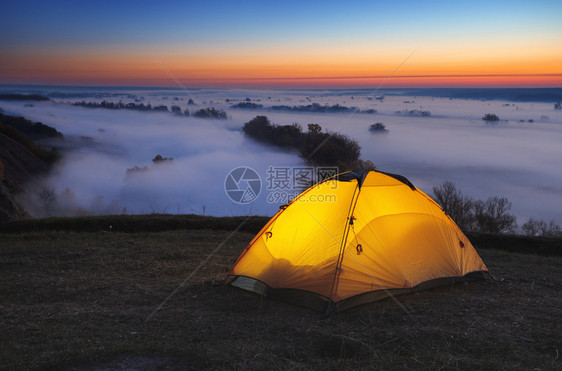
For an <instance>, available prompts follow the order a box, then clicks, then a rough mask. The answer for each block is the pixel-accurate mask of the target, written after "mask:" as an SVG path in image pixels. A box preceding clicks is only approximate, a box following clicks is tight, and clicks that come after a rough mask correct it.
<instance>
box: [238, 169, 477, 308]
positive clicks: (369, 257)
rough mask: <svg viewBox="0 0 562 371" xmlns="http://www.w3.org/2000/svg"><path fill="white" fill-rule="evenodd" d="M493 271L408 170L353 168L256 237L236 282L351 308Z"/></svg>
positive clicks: (318, 304) (298, 201)
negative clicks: (402, 172)
mask: <svg viewBox="0 0 562 371" xmlns="http://www.w3.org/2000/svg"><path fill="white" fill-rule="evenodd" d="M475 272H487V268H486V266H485V264H484V263H483V261H482V259H481V258H480V257H479V256H478V254H477V252H476V251H475V249H474V247H473V246H472V244H471V243H470V241H469V240H468V239H467V238H466V236H465V235H464V234H463V233H462V231H461V230H460V229H459V228H458V227H457V225H456V224H455V223H454V222H453V220H452V219H451V218H450V217H449V216H447V215H446V214H445V213H444V212H443V210H442V209H441V207H440V206H439V205H438V204H437V203H435V202H434V201H433V200H432V199H431V198H430V197H429V196H427V195H426V194H425V193H423V192H422V191H420V190H419V189H417V188H416V187H414V186H413V185H412V184H411V183H410V182H409V181H408V180H407V179H406V178H404V177H402V176H399V175H395V174H389V173H383V172H377V171H370V172H368V173H367V172H348V173H343V174H340V175H338V176H336V177H334V178H332V179H328V180H326V181H324V182H321V183H319V184H317V185H315V186H313V187H311V188H309V189H308V190H306V191H304V192H303V193H301V194H300V195H299V196H298V197H296V198H295V199H294V200H293V201H292V202H291V203H290V204H289V205H288V206H287V207H284V208H282V209H281V210H279V212H278V213H277V214H276V215H275V216H274V217H273V218H272V219H271V220H270V221H269V222H268V223H267V224H266V225H265V226H264V228H263V229H262V230H261V231H260V232H259V233H258V234H257V235H256V237H254V239H253V240H252V241H251V242H250V244H249V245H248V247H247V248H246V249H245V251H244V252H243V253H242V255H241V256H240V257H239V258H238V261H237V262H236V264H235V265H234V267H233V269H232V270H231V272H230V275H231V276H232V277H233V281H232V282H231V284H232V285H234V286H238V287H241V288H244V289H246V290H250V291H254V292H257V293H259V294H262V295H264V294H268V295H271V296H280V297H283V298H284V299H285V300H289V301H291V302H294V303H297V304H303V305H307V306H311V307H314V308H318V309H320V308H322V307H332V308H336V309H340V310H341V309H347V308H349V307H352V306H354V305H359V304H363V303H365V302H369V301H373V300H377V299H381V298H384V297H387V296H388V295H390V294H395V293H398V292H401V291H402V292H411V291H414V290H416V289H423V288H426V287H429V286H432V285H435V284H443V282H451V281H454V280H456V279H459V278H463V277H468V275H469V274H471V273H475Z"/></svg>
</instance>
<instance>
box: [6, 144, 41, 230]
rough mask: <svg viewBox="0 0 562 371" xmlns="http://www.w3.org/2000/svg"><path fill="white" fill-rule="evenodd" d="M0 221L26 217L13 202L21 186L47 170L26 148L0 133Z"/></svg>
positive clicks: (21, 188) (21, 189)
mask: <svg viewBox="0 0 562 371" xmlns="http://www.w3.org/2000/svg"><path fill="white" fill-rule="evenodd" d="M0 163H1V164H2V169H3V174H2V176H1V177H0V221H6V220H12V219H20V218H23V217H25V216H26V215H27V213H26V212H25V211H24V210H23V208H22V207H21V206H20V205H19V204H18V202H17V201H16V200H15V196H16V195H17V194H18V193H20V192H21V191H23V186H24V185H25V184H28V183H29V182H32V181H34V180H36V179H37V177H38V176H40V175H41V174H44V173H46V172H47V171H48V170H49V165H48V164H47V163H46V162H45V161H44V160H42V159H40V158H39V157H38V156H37V155H36V154H34V153H33V152H31V150H29V149H28V148H27V147H26V146H24V145H23V144H21V143H19V142H17V141H15V140H14V139H12V138H10V137H8V136H6V135H4V134H2V133H0Z"/></svg>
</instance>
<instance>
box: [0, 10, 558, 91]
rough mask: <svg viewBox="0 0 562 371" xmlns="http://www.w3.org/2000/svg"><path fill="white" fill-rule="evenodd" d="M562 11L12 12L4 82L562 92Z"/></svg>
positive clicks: (1, 69) (2, 65) (3, 23)
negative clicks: (553, 89)
mask: <svg viewBox="0 0 562 371" xmlns="http://www.w3.org/2000/svg"><path fill="white" fill-rule="evenodd" d="M560 14H562V2H561V1H559V0H551V1H532V2H531V1H480V0H473V1H400V2H388V1H385V2H382V1H353V0H352V1H346V2H341V1H330V0H325V1H306V2H303V1H283V2H279V1H263V0H262V1H254V0H250V1H244V2H235V1H226V0H223V1H219V0H209V1H197V2H194V1H162V2H155V1H135V2H125V1H96V2H92V1H88V2H86V1H49V2H46V1H25V0H20V1H11V0H7V1H3V5H2V11H1V12H0V34H1V35H2V37H1V38H0V55H1V56H2V58H0V84H40V85H41V84H48V85H49V84H50V85H85V86H92V85H93V86H97V85H115V86H174V85H176V84H177V83H178V82H180V83H182V84H184V85H186V86H189V87H321V88H323V87H369V88H371V87H377V86H385V87H425V86H431V87H439V86H474V87H481V86H483V87H548V86H556V87H560V86H562V46H561V45H562V22H560Z"/></svg>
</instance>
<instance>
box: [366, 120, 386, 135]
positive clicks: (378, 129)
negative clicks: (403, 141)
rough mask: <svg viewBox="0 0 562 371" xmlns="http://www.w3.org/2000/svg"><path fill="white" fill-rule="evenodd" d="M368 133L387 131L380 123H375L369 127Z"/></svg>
mask: <svg viewBox="0 0 562 371" xmlns="http://www.w3.org/2000/svg"><path fill="white" fill-rule="evenodd" d="M369 131H370V132H372V133H387V132H388V129H387V128H386V126H385V125H384V124H383V123H382V122H377V123H375V124H372V125H371V126H369Z"/></svg>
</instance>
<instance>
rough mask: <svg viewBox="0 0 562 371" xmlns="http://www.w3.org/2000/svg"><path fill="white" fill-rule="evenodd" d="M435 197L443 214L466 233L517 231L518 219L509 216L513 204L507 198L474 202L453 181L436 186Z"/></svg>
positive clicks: (434, 188) (492, 198)
mask: <svg viewBox="0 0 562 371" xmlns="http://www.w3.org/2000/svg"><path fill="white" fill-rule="evenodd" d="M433 194H434V195H433V197H434V199H435V201H436V202H437V203H439V204H440V205H441V208H442V209H443V211H445V213H446V214H448V215H449V216H450V217H451V218H452V219H453V220H454V221H455V223H457V225H458V226H459V228H461V229H462V230H464V231H476V232H487V233H505V232H513V231H514V230H515V227H516V218H515V216H513V215H511V214H509V213H508V212H509V210H511V202H510V201H509V200H508V199H507V198H505V197H503V198H500V197H490V198H489V199H488V200H486V201H483V200H473V199H472V198H470V197H465V196H463V194H462V192H461V191H460V190H457V188H456V187H455V185H454V184H453V183H451V182H444V183H443V184H442V185H440V186H436V187H433Z"/></svg>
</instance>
